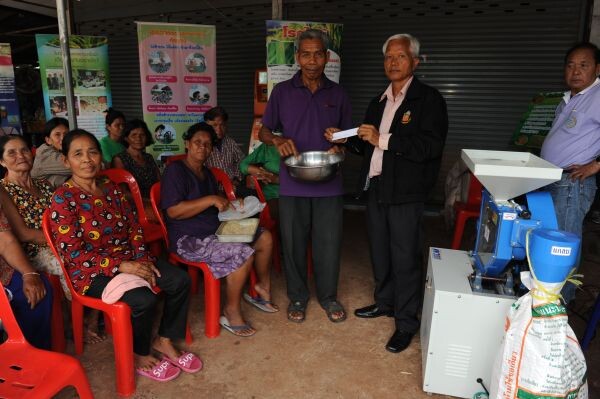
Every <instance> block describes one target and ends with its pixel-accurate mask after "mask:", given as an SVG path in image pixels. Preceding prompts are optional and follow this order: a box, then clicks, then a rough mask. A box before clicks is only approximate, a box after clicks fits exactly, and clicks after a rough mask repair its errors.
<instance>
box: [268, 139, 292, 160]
mask: <svg viewBox="0 0 600 399" xmlns="http://www.w3.org/2000/svg"><path fill="white" fill-rule="evenodd" d="M273 145H274V146H275V148H277V151H279V155H281V157H282V158H285V157H289V156H290V155H293V156H297V155H298V150H297V149H296V145H295V144H294V141H293V140H292V139H288V138H285V137H274V138H273Z"/></svg>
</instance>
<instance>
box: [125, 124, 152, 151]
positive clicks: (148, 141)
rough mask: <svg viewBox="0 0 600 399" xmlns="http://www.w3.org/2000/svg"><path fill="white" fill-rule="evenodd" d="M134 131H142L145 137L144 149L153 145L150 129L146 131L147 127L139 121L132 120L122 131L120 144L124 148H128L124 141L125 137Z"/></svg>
mask: <svg viewBox="0 0 600 399" xmlns="http://www.w3.org/2000/svg"><path fill="white" fill-rule="evenodd" d="M135 129H142V130H143V131H144V134H145V135H146V147H148V146H149V145H152V144H154V139H153V138H152V133H150V129H148V125H146V122H144V121H143V120H141V119H132V120H130V121H129V122H127V123H126V124H125V129H123V134H122V135H121V139H120V141H121V144H123V145H124V146H125V148H127V147H129V143H128V142H127V140H125V138H126V137H128V136H129V134H131V132H132V131H133V130H135Z"/></svg>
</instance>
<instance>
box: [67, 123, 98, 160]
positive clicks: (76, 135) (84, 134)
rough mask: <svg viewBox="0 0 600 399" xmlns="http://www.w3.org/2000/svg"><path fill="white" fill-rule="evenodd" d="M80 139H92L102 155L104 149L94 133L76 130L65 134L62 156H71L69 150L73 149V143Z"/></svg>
mask: <svg viewBox="0 0 600 399" xmlns="http://www.w3.org/2000/svg"><path fill="white" fill-rule="evenodd" d="M79 137H88V138H89V139H91V140H92V141H93V142H94V144H96V147H97V148H98V151H100V153H102V148H101V147H100V142H99V141H98V139H97V138H96V136H94V135H93V134H92V133H90V132H88V131H87V130H83V129H75V130H71V131H70V132H69V133H67V134H65V137H63V141H62V154H63V155H64V156H65V157H66V156H67V155H69V150H70V149H71V143H72V142H73V140H75V139H77V138H79Z"/></svg>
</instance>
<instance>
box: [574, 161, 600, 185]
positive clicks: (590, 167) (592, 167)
mask: <svg viewBox="0 0 600 399" xmlns="http://www.w3.org/2000/svg"><path fill="white" fill-rule="evenodd" d="M565 170H566V171H567V172H570V173H571V176H570V177H571V180H584V179H586V178H588V177H590V176H593V175H595V174H596V173H598V172H599V171H600V162H596V161H595V160H594V161H592V162H590V163H586V164H585V165H571V166H569V167H568V168H566V169H565Z"/></svg>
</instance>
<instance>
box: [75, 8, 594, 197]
mask: <svg viewBox="0 0 600 399" xmlns="http://www.w3.org/2000/svg"><path fill="white" fill-rule="evenodd" d="M220 3H221V2H220ZM242 3H243V2H242ZM230 4H231V3H230ZM587 7H588V6H587V2H586V1H585V0H578V1H556V0H550V1H541V0H539V1H518V0H516V1H515V0H503V1H499V0H496V1H493V0H445V1H433V0H430V1H411V2H408V1H375V0H373V1H368V0H326V1H314V2H305V1H284V15H283V19H287V20H313V21H324V22H340V23H343V24H344V39H343V50H342V73H341V80H340V83H341V84H342V85H343V86H344V87H345V88H346V90H347V91H348V92H349V94H350V97H351V99H352V106H353V109H354V115H353V118H354V121H355V122H356V123H357V124H358V123H360V122H361V120H362V118H363V114H364V111H365V109H366V106H367V103H368V101H369V100H370V99H371V98H372V97H373V96H374V95H375V94H377V93H378V92H380V91H382V90H383V89H384V88H385V86H386V84H387V80H386V77H385V75H384V74H383V65H382V53H381V46H382V44H383V42H384V41H385V39H386V38H387V37H388V36H390V35H392V34H394V33H401V32H408V33H411V34H413V35H415V36H416V37H417V38H419V40H420V41H421V54H422V55H423V56H424V57H423V60H422V61H421V64H420V66H419V69H417V76H418V77H419V78H420V79H422V80H423V81H425V82H426V83H428V84H430V85H432V86H434V87H436V88H438V89H439V90H440V91H441V92H442V94H443V95H444V97H445V98H446V100H447V102H448V110H449V117H450V131H449V135H448V140H447V146H446V151H445V156H444V160H443V164H442V171H441V173H440V178H439V181H438V185H437V187H436V189H435V192H434V195H433V199H434V200H435V201H436V202H441V200H442V199H443V181H444V178H445V172H446V171H447V170H448V169H449V168H450V166H451V165H452V164H453V163H454V162H455V161H456V160H457V159H458V157H459V152H460V149H461V148H482V149H500V150H503V149H509V148H510V144H509V142H510V137H511V136H512V133H513V131H514V130H515V129H516V127H517V124H518V122H519V119H520V117H521V115H522V113H523V112H524V111H525V110H526V107H527V104H528V102H529V100H530V98H531V97H532V96H533V95H534V94H535V93H537V92H540V91H554V90H562V89H563V79H562V59H563V55H564V52H565V50H566V49H567V48H568V47H569V46H570V45H571V44H572V43H573V42H576V41H578V40H581V38H582V37H583V32H584V28H585V26H584V21H585V17H586V12H587ZM140 8H141V6H140ZM143 13H144V12H143V10H142V9H140V11H139V15H142V14H143ZM270 17H271V2H270V1H268V2H262V3H260V4H258V5H247V4H246V5H244V4H241V5H237V6H229V7H219V9H218V10H217V9H214V8H208V9H203V10H199V11H188V12H182V11H178V12H173V13H171V14H169V18H168V21H166V20H165V17H163V16H162V15H150V16H143V17H138V18H134V17H129V18H115V19H105V20H101V21H89V22H81V23H78V24H77V26H78V31H79V33H81V34H95V35H106V36H108V37H109V54H110V68H111V79H112V82H113V103H114V106H115V107H116V108H118V109H121V110H123V111H124V112H126V114H127V116H128V117H140V116H141V101H140V98H139V90H140V86H139V85H140V83H139V70H138V61H137V36H136V31H135V24H134V23H133V21H134V20H135V19H139V20H144V21H162V22H182V23H197V24H206V25H216V26H217V65H218V66H217V68H218V72H217V73H218V75H217V84H218V98H219V104H220V105H223V106H224V107H225V108H226V109H227V110H228V111H229V113H230V134H231V135H232V137H234V138H235V139H236V140H237V141H238V142H240V143H243V144H244V148H246V147H245V146H246V145H247V143H248V136H249V132H250V125H251V122H252V83H253V76H254V70H255V69H256V68H260V67H263V66H264V62H265V61H264V60H265V41H264V26H265V25H264V21H265V20H266V19H270ZM358 164H359V159H358V158H357V157H352V156H351V157H349V158H348V160H347V161H346V165H345V167H344V173H345V187H346V190H347V191H352V190H353V189H354V186H355V179H356V175H357V168H358Z"/></svg>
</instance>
